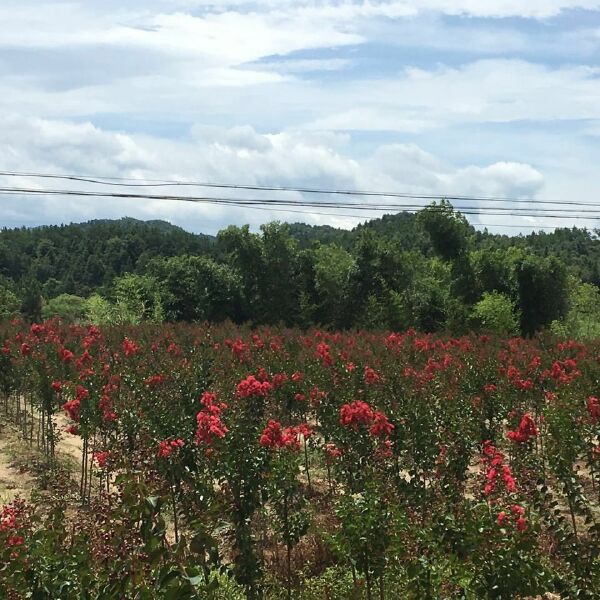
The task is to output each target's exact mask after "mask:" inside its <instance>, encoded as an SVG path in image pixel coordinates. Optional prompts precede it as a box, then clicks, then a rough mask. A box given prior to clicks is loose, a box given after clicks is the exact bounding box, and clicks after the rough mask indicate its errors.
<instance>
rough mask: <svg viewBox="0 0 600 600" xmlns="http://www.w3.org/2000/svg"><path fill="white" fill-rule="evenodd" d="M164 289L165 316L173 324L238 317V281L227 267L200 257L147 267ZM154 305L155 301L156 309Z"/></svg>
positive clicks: (239, 284)
mask: <svg viewBox="0 0 600 600" xmlns="http://www.w3.org/2000/svg"><path fill="white" fill-rule="evenodd" d="M149 271H150V273H151V274H152V276H153V277H154V280H155V281H157V280H158V281H160V282H161V284H162V286H163V289H164V296H163V297H164V300H163V302H162V303H161V304H162V305H163V306H164V315H165V316H166V317H167V318H168V319H171V320H176V321H204V320H207V321H223V320H225V319H227V318H230V319H236V318H239V314H240V301H241V281H240V279H239V277H238V275H237V274H236V273H235V272H234V271H233V269H231V268H230V267H228V266H227V265H222V264H219V263H217V262H216V261H214V260H212V259H210V258H205V257H202V256H174V257H173V258H168V259H155V260H154V261H153V262H151V263H150V264H149ZM156 305H157V302H156V300H155V306H156Z"/></svg>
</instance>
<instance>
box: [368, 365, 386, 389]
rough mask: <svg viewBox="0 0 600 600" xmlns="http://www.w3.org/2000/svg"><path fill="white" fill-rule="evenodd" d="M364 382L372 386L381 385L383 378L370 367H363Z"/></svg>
mask: <svg viewBox="0 0 600 600" xmlns="http://www.w3.org/2000/svg"><path fill="white" fill-rule="evenodd" d="M364 380H365V383H366V384H367V385H374V384H376V383H381V382H382V381H383V377H381V375H380V374H379V373H378V372H377V371H376V370H375V369H372V368H371V367H368V366H366V367H365V374H364Z"/></svg>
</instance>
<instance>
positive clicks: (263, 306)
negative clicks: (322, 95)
mask: <svg viewBox="0 0 600 600" xmlns="http://www.w3.org/2000/svg"><path fill="white" fill-rule="evenodd" d="M126 274H131V276H130V277H129V279H128V280H127V282H126V283H125V284H123V283H122V282H121V279H122V277H123V276H124V275H126ZM0 275H1V276H2V278H3V279H2V280H1V281H0V284H1V285H0V288H2V290H4V291H2V294H3V297H4V300H2V299H0V304H2V303H3V306H2V314H4V315H8V314H13V313H14V312H15V310H18V309H20V310H21V312H22V313H23V314H25V315H28V316H29V317H30V318H33V317H35V316H38V315H40V314H41V312H40V311H41V309H42V307H43V306H44V305H46V304H47V303H48V302H49V301H50V300H52V299H53V298H56V297H60V296H61V295H63V294H69V295H71V296H76V297H77V298H76V299H75V300H74V299H73V298H72V297H71V298H70V299H68V302H69V303H70V304H71V305H72V304H73V303H74V302H79V303H81V302H83V300H82V299H83V298H87V297H88V296H90V295H91V294H93V293H98V294H100V295H101V296H102V297H104V298H105V299H106V300H107V301H108V302H109V303H110V302H112V303H116V304H119V305H122V304H123V303H124V302H125V304H127V302H129V301H126V300H125V299H124V298H123V294H125V296H127V295H129V296H131V294H133V295H134V296H135V297H136V298H137V300H135V301H134V300H131V299H130V300H131V306H130V309H128V310H132V311H133V312H134V313H135V312H136V311H138V310H142V314H141V315H139V316H138V317H136V319H142V320H143V319H146V318H150V315H151V314H154V316H153V317H152V318H158V317H157V316H156V315H159V314H160V315H163V316H162V317H160V318H166V319H169V320H186V321H195V320H204V319H208V320H217V321H219V320H223V319H232V320H233V321H236V322H244V321H250V322H253V323H273V324H275V323H279V322H283V323H286V324H288V325H301V326H308V325H312V324H320V325H323V326H335V327H338V328H339V327H341V328H347V327H353V326H369V327H392V328H396V329H402V328H408V327H416V328H418V329H421V330H425V331H437V330H450V331H454V332H462V331H467V330H469V329H471V328H473V327H479V326H482V325H483V323H484V321H485V319H483V320H482V318H481V316H478V317H475V313H474V312H473V311H474V310H476V305H477V304H478V303H479V302H482V301H484V300H485V299H486V294H496V295H498V294H500V295H501V296H500V297H499V298H497V297H496V296H495V297H494V299H493V301H492V304H493V302H500V304H502V303H504V304H503V305H502V310H504V312H505V313H506V315H505V317H506V318H503V319H501V321H502V322H503V325H502V326H503V327H509V328H514V327H517V328H518V329H519V330H520V331H521V333H531V332H533V331H535V330H537V329H539V328H541V327H546V326H549V325H550V324H551V323H552V322H553V321H556V320H560V319H563V318H566V316H567V313H568V311H569V307H570V306H571V305H573V302H574V300H573V298H574V296H573V294H575V293H576V292H575V291H574V290H579V289H580V287H578V286H581V285H583V284H592V285H593V286H598V285H599V284H600V241H599V240H598V239H597V237H596V235H595V234H594V233H591V232H589V231H586V230H582V229H576V228H573V229H558V230H556V231H554V232H552V233H531V234H530V235H526V236H523V235H519V236H507V235H495V234H491V233H489V232H487V231H483V232H478V231H476V230H475V229H474V228H473V227H472V226H471V225H469V224H468V223H467V221H466V220H465V219H464V217H463V216H462V215H460V213H457V212H455V211H454V210H453V209H452V207H451V206H450V205H449V204H443V205H438V206H433V207H430V208H428V209H425V210H423V211H421V212H420V213H418V214H416V215H414V214H407V213H399V214H396V215H386V216H384V217H382V218H380V219H374V220H371V221H369V222H366V223H364V224H361V225H359V226H357V227H355V228H354V229H352V230H343V229H337V228H334V227H330V226H327V225H320V226H314V225H307V224H303V223H293V224H290V225H287V224H281V223H277V222H275V223H270V224H267V225H264V226H263V227H262V228H261V231H260V232H259V233H252V232H251V231H250V230H249V228H248V227H235V226H231V227H229V228H227V229H224V230H222V231H220V232H219V234H218V235H217V236H216V237H213V236H209V235H204V234H194V233H190V232H186V231H185V230H183V229H182V228H180V227H177V226H174V225H171V224H170V223H168V222H165V221H148V222H143V221H138V220H136V219H131V218H124V219H120V220H116V221H113V220H96V221H89V222H87V223H81V224H70V225H61V226H45V227H36V228H31V229H27V228H20V229H3V230H2V231H0ZM131 277H134V279H132V278H131ZM135 277H137V279H135ZM119 282H121V283H119ZM124 290H129V291H124ZM590 290H591V291H586V292H585V293H586V294H587V296H586V297H587V298H588V304H589V303H590V302H591V303H592V304H593V302H592V300H591V298H593V297H595V296H594V294H596V293H597V290H596V287H594V288H590ZM577 293H579V294H582V293H584V292H581V291H580V292H577ZM140 294H141V296H140ZM590 294H591V296H590ZM77 299H79V300H77ZM136 302H137V304H136ZM157 303H158V304H157ZM63 304H64V302H63V303H62V304H61V306H62V305H63ZM134 305H135V306H142V307H143V309H138V308H133V306H134ZM494 306H495V305H494ZM53 310H58V309H54V308H50V309H48V311H49V312H48V311H47V312H48V314H53V313H52V311H53ZM81 310H84V309H83V308H81ZM487 310H493V311H496V312H497V311H498V310H500V307H499V306H495V308H490V307H488V309H487ZM152 311H155V312H152ZM156 311H157V312H156ZM57 314H61V312H60V310H59V311H58V313H57ZM511 315H512V316H511ZM129 318H132V317H131V316H128V317H123V316H121V317H119V319H120V320H122V319H126V320H127V319H129ZM494 319H497V315H496V316H494ZM507 319H508V320H507ZM487 321H488V325H486V326H490V324H489V319H487ZM515 323H516V324H517V325H515Z"/></svg>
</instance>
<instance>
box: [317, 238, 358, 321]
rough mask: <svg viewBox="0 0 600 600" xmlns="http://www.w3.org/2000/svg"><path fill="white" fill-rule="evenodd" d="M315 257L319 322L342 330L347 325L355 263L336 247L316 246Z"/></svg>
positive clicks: (346, 253)
mask: <svg viewBox="0 0 600 600" xmlns="http://www.w3.org/2000/svg"><path fill="white" fill-rule="evenodd" d="M314 255H315V263H314V275H315V290H316V292H317V297H318V310H317V315H318V320H319V321H321V322H322V323H327V324H332V325H335V326H343V325H345V324H346V323H347V315H348V304H349V301H350V286H351V282H352V279H353V277H354V276H355V275H356V272H357V264H356V260H355V259H354V257H353V256H352V255H351V254H350V253H349V252H347V251H346V250H344V249H343V248H341V247H340V246H337V245H336V244H331V245H326V246H318V247H317V249H316V250H315V252H314Z"/></svg>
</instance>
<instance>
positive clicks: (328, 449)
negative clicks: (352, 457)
mask: <svg viewBox="0 0 600 600" xmlns="http://www.w3.org/2000/svg"><path fill="white" fill-rule="evenodd" d="M325 453H326V454H327V457H328V459H329V460H333V459H336V458H339V457H340V456H342V451H341V450H340V449H339V448H338V447H337V446H336V445H335V444H334V443H333V442H328V443H327V444H325Z"/></svg>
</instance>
